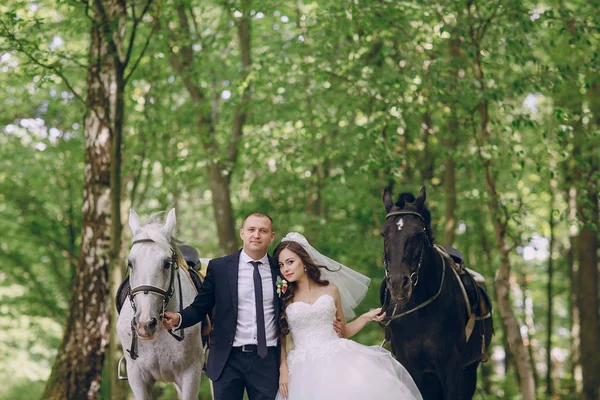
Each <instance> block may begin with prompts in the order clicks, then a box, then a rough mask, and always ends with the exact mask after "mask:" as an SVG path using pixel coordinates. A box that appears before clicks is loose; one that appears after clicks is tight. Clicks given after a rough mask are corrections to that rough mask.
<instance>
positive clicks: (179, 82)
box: [0, 0, 600, 398]
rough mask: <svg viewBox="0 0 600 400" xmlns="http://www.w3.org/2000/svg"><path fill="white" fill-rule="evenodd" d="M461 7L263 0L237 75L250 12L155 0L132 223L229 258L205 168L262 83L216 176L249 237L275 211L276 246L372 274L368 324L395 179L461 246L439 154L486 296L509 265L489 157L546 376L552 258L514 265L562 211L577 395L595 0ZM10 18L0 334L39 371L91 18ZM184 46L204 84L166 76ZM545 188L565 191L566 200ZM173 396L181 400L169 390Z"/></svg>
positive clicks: (560, 283)
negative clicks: (312, 251)
mask: <svg viewBox="0 0 600 400" xmlns="http://www.w3.org/2000/svg"><path fill="white" fill-rule="evenodd" d="M468 4H471V6H470V8H468V9H467V7H468ZM468 4H467V3H465V2H450V1H445V2H422V1H421V2H389V1H372V2H339V1H333V2H331V1H312V2H305V3H303V2H275V1H270V0H269V1H265V2H260V4H258V3H257V4H254V6H253V7H254V10H253V12H252V19H251V32H252V33H251V34H252V40H251V59H252V68H251V71H250V73H249V78H248V79H247V80H242V79H241V78H240V76H241V75H240V68H241V59H240V57H241V54H240V51H239V43H238V37H237V26H236V21H237V18H239V16H238V13H239V10H240V7H241V6H240V5H239V4H238V2H217V1H208V2H202V3H201V4H198V3H197V2H186V1H181V2H167V3H164V2H163V3H161V9H160V13H159V14H156V12H157V11H156V10H152V12H150V13H149V15H148V16H147V18H146V19H145V20H144V21H143V23H141V24H140V26H139V31H138V32H137V35H138V38H142V39H141V40H136V42H135V43H136V44H135V47H134V49H133V51H132V57H133V59H134V60H136V59H137V57H138V56H139V55H140V54H142V51H143V48H144V46H145V43H146V38H150V40H149V41H148V47H147V49H146V50H145V53H144V55H143V56H142V57H141V58H140V60H139V64H138V65H137V69H136V70H135V72H134V73H133V75H132V77H131V80H130V84H129V85H128V86H127V88H126V93H125V102H126V112H125V118H124V121H123V123H124V136H123V140H124V164H123V179H124V189H125V190H124V199H123V200H124V204H123V209H124V210H126V209H127V208H129V207H132V208H135V209H136V210H137V211H138V213H139V214H140V215H147V214H150V213H151V212H155V211H163V210H166V209H168V208H170V207H173V206H175V207H176V208H177V215H178V229H179V237H180V238H181V239H183V240H184V241H185V242H187V243H188V244H191V245H194V246H196V247H197V248H198V249H199V251H200V255H201V257H208V258H210V257H217V256H221V255H222V254H219V250H218V249H219V244H218V240H217V235H216V229H215V224H214V216H213V211H212V208H211V199H212V194H211V192H210V189H209V188H210V181H209V179H210V177H209V176H207V174H206V172H205V171H206V168H205V167H206V166H207V165H208V164H209V163H212V162H214V161H215V160H221V161H222V160H225V159H226V149H227V148H228V146H229V144H230V143H231V120H232V116H233V115H234V113H235V111H236V108H237V106H238V105H239V104H240V103H241V94H242V92H243V89H244V88H245V87H247V85H250V87H251V90H252V99H251V102H250V104H249V106H248V107H249V115H248V120H247V121H246V125H245V128H244V134H243V137H242V140H241V142H240V143H239V144H238V150H239V155H238V157H237V160H236V162H235V163H234V164H231V163H224V164H223V166H224V168H225V169H226V170H227V173H228V174H230V176H231V193H232V204H233V208H234V217H235V221H236V224H237V225H236V226H240V225H241V221H242V219H243V218H244V217H245V216H246V215H247V214H248V213H250V212H253V211H256V210H260V211H263V212H266V213H268V214H270V215H271V216H272V217H273V218H274V220H275V230H276V232H277V238H276V241H275V244H276V243H277V241H278V240H279V239H280V238H281V237H283V235H284V234H285V233H286V232H288V231H292V230H297V231H301V232H303V233H304V234H306V236H307V237H308V238H309V239H310V240H311V242H312V243H313V244H314V245H315V247H317V248H319V249H321V250H322V251H323V252H324V253H325V254H327V255H329V256H330V257H332V258H336V259H338V260H340V261H341V262H343V263H345V264H346V265H349V266H350V267H352V268H355V269H357V270H359V271H361V272H362V273H364V274H366V275H368V276H370V277H372V279H373V281H372V284H371V288H370V290H369V293H368V295H367V297H366V299H365V300H364V301H363V303H362V304H361V305H360V307H359V309H358V310H357V311H358V312H363V311H366V310H368V309H369V308H372V307H376V306H377V305H378V288H379V283H380V281H381V278H382V277H383V273H384V271H383V265H382V262H381V251H382V243H381V239H380V237H379V230H380V227H381V224H382V222H383V218H384V210H383V206H382V203H381V190H382V188H383V187H387V186H389V185H392V184H393V185H395V186H394V191H395V194H398V192H401V191H410V192H416V191H418V189H419V188H420V186H421V185H422V184H426V185H427V189H428V200H427V203H428V206H429V207H430V208H431V210H432V214H433V225H434V226H433V228H434V231H435V235H436V240H437V241H438V242H439V243H441V244H449V243H446V240H447V238H445V237H444V233H443V232H444V226H445V224H446V223H447V222H448V221H446V217H445V212H446V211H447V210H446V207H447V203H446V200H447V198H448V196H451V194H450V193H446V192H445V187H444V183H445V178H444V174H445V172H446V170H445V168H446V166H445V164H444V163H443V161H444V159H451V160H452V161H453V162H454V165H455V168H456V171H455V173H456V198H457V204H456V209H455V210H454V215H455V216H456V220H457V229H456V237H455V240H454V245H455V246H456V247H458V248H459V249H461V250H462V251H463V252H464V254H465V256H466V258H467V263H468V265H469V266H470V267H472V268H474V269H476V270H478V271H480V272H482V273H483V274H484V275H485V276H486V278H487V280H488V286H489V288H490V291H491V292H493V290H492V289H493V276H494V274H495V271H496V269H497V266H498V257H499V252H498V250H497V249H495V248H494V245H493V243H494V229H493V225H492V217H495V216H490V215H489V211H488V207H487V202H489V201H490V199H489V195H488V191H487V188H486V177H485V174H484V171H483V169H482V166H481V165H482V162H489V163H490V165H491V171H492V174H493V175H494V178H495V180H496V182H497V184H498V188H497V189H498V191H499V197H500V201H501V205H502V207H503V211H502V212H503V213H504V214H503V215H502V216H501V219H502V221H503V222H505V223H506V230H507V234H508V237H509V242H510V243H509V245H511V246H514V248H515V251H513V252H512V253H511V260H512V261H513V267H514V272H515V274H514V275H515V278H516V282H515V283H514V288H515V290H514V293H512V297H513V301H514V307H515V313H516V315H517V317H518V318H519V320H520V321H522V323H523V324H524V325H525V324H526V320H527V318H533V322H534V323H533V325H532V326H529V328H532V327H533V328H534V329H533V330H531V329H530V330H529V332H528V335H529V342H530V343H531V345H532V346H533V354H534V358H535V359H536V361H537V363H538V364H537V367H538V370H539V373H540V374H542V373H543V370H544V368H545V367H544V366H543V364H544V362H543V360H544V359H545V355H544V354H545V351H546V349H545V339H544V335H545V332H546V331H547V329H548V328H547V326H546V319H545V313H546V310H547V299H546V297H545V296H546V294H545V290H546V289H545V285H546V282H547V281H546V279H547V275H546V268H547V261H548V258H547V257H548V255H547V254H545V253H544V252H543V249H542V251H540V252H539V253H535V255H536V257H534V258H532V259H527V260H526V259H525V258H524V257H523V255H524V252H525V251H530V250H531V248H532V247H531V246H533V245H541V246H542V247H544V243H546V242H547V239H548V236H549V234H550V232H549V231H550V228H549V222H548V221H549V218H550V215H551V214H552V215H554V217H555V221H556V229H555V230H556V237H557V245H556V246H557V247H556V250H555V253H554V254H553V257H554V260H555V268H556V271H557V272H556V276H555V283H554V286H553V290H554V306H555V315H556V317H555V321H554V328H553V340H554V346H555V350H557V351H558V353H560V357H558V358H557V359H556V360H555V368H556V371H557V372H556V374H557V376H558V377H559V378H560V379H562V380H563V381H562V382H559V385H558V387H559V391H560V393H561V395H562V394H564V395H565V396H566V392H568V390H569V388H571V387H572V386H573V377H572V376H571V375H570V374H571V372H570V371H571V367H570V363H571V361H570V360H569V356H568V354H569V352H570V350H571V342H572V338H571V337H570V319H569V315H570V308H569V307H570V304H569V294H570V291H571V287H570V286H569V279H570V278H569V268H570V266H569V265H568V263H567V261H566V260H565V254H566V253H567V252H568V250H569V249H570V246H571V244H570V241H569V235H570V232H569V229H570V227H571V226H575V227H576V226H577V225H576V221H573V219H572V216H570V215H569V198H568V190H569V188H570V187H571V186H572V185H578V184H579V180H578V179H577V177H574V176H572V175H571V174H570V173H569V171H571V170H572V169H573V168H575V167H579V168H580V169H582V170H585V168H586V167H588V166H590V165H592V162H593V153H592V152H593V151H597V144H598V127H597V126H595V125H594V121H597V120H598V118H599V117H598V115H594V111H593V110H591V109H590V107H589V100H588V97H587V90H588V89H589V87H590V82H591V81H592V80H593V79H594V77H597V74H598V67H597V66H598V65H599V63H598V35H597V26H596V25H597V22H596V21H594V19H593V15H598V13H599V11H600V10H598V6H597V5H595V4H594V2H589V3H588V2H571V3H566V4H565V3H562V2H561V3H558V2H556V4H555V3H552V2H551V3H544V4H538V3H531V2H525V3H523V2H515V1H503V2H500V3H499V2H496V1H487V0H486V1H481V2H477V5H476V6H475V5H474V4H472V3H471V2H469V3H468ZM181 5H182V6H183V9H184V12H185V13H188V15H194V21H195V22H196V25H194V26H191V27H189V32H187V31H186V32H185V34H183V33H182V32H181V31H179V30H178V29H176V27H177V26H178V25H177V24H178V21H179V15H178V14H177V12H178V11H179V10H177V8H176V7H178V6H181ZM0 12H1V14H2V15H3V16H2V17H1V21H2V24H1V25H0V70H1V71H2V74H0V88H1V89H0V104H2V107H1V109H0V129H1V130H2V135H0V229H1V230H2V232H3V235H2V242H1V243H0V265H2V267H0V299H1V301H2V304H3V306H2V308H0V329H4V328H6V327H8V326H9V325H11V324H13V323H14V320H15V319H17V320H18V321H20V322H19V327H20V329H26V330H28V331H31V332H35V333H38V334H39V337H40V341H39V342H38V350H39V348H41V347H43V348H44V350H43V351H41V350H39V351H38V350H29V348H28V347H27V346H26V344H28V343H29V342H28V340H29V339H27V338H25V337H21V335H19V332H13V331H10V332H12V333H11V334H10V335H8V334H6V335H3V336H2V340H0V359H2V360H6V359H8V358H9V357H10V356H11V355H13V354H14V349H18V350H19V352H22V353H23V354H27V357H26V358H27V359H28V360H30V362H32V363H37V364H39V365H43V366H49V365H51V362H52V357H53V352H54V349H55V348H56V347H57V344H58V341H59V340H60V337H61V333H60V331H59V330H58V329H56V326H57V325H56V324H63V323H64V318H65V316H66V314H67V309H66V308H67V304H68V300H69V295H70V281H71V279H72V275H73V271H74V265H75V263H76V262H77V258H78V256H79V241H80V227H81V198H82V196H81V192H82V179H83V168H84V156H85V155H84V154H83V143H82V140H83V138H82V126H81V124H82V121H83V118H82V117H83V115H84V113H85V108H84V104H83V103H82V101H81V100H80V99H84V98H85V90H86V80H85V75H84V71H85V69H86V68H85V67H86V65H85V64H86V63H87V60H86V57H87V54H88V51H87V50H88V49H87V46H88V45H89V37H88V32H89V29H90V27H89V19H88V18H87V17H86V15H85V7H84V6H83V5H81V4H78V3H68V2H63V1H54V0H44V1H41V2H37V3H36V4H35V5H33V4H31V3H27V2H22V1H18V0H9V1H8V2H4V3H3V4H2V5H0ZM127 28H128V29H131V28H132V27H131V26H128V27H127ZM153 30H155V31H153ZM594 32H595V33H594ZM474 35H475V36H474ZM186 46H191V48H192V50H193V51H192V54H191V59H190V60H191V61H190V62H191V63H192V65H193V68H194V71H195V73H194V74H193V76H191V77H186V76H182V75H181V74H179V73H178V71H177V68H176V67H175V64H174V63H173V60H174V56H176V55H178V54H180V52H181V51H182V49H184V48H185V47H186ZM476 58H478V59H480V61H481V65H482V68H483V71H482V72H483V77H482V78H478V76H477V71H476V63H475V60H476ZM186 79H191V81H193V83H195V84H198V85H199V86H200V87H201V88H202V89H203V90H204V93H205V95H206V96H207V97H209V98H210V99H211V101H210V102H209V103H210V104H211V107H213V109H211V110H210V111H212V112H213V113H214V115H215V116H216V117H217V118H216V121H217V122H216V124H215V140H216V142H217V144H218V148H219V151H218V152H217V153H215V154H213V153H208V152H207V150H206V149H205V147H204V146H203V141H205V140H207V138H206V135H203V134H201V133H200V132H201V130H202V129H204V128H203V127H202V126H200V125H199V122H198V121H199V119H198V115H200V114H201V113H203V112H206V111H207V110H203V109H198V108H197V107H196V105H195V103H194V101H193V99H192V98H191V96H190V92H189V90H188V89H187V87H186V85H187V81H186ZM71 91H73V92H74V93H72V92H71ZM482 102H486V103H487V104H488V109H489V129H490V136H489V138H488V139H487V141H481V138H476V136H475V134H474V133H475V132H477V130H478V129H479V124H480V122H481V114H480V113H479V108H478V107H479V106H480V105H481V104H482ZM576 138H577V139H578V140H581V143H585V144H589V146H584V150H585V151H584V152H583V154H582V155H581V156H574V155H573V143H574V139H576ZM479 148H481V150H482V157H483V160H479V158H478V149H479ZM594 149H595V150H594ZM586 151H589V154H588V153H586ZM596 154H597V153H596ZM591 176H592V178H593V177H594V176H595V177H596V178H595V179H597V175H591ZM550 180H555V181H556V182H557V184H558V187H557V189H555V193H554V195H553V196H554V203H553V204H551V202H550V199H551V189H550V185H549V181H550ZM125 229H126V230H127V229H128V228H127V227H126V228H125ZM571 234H572V233H571ZM540 243H541V244H540ZM128 244H129V243H128V242H126V243H125V244H124V246H127V245H128ZM526 249H527V250H526ZM528 305H530V306H528ZM494 317H495V323H496V337H495V338H494V342H493V345H494V349H495V354H496V355H498V357H501V356H500V355H501V353H502V351H501V350H502V349H503V347H504V345H503V331H502V329H501V328H500V319H499V316H498V315H497V314H495V315H494ZM22 318H26V321H25V322H24V321H22ZM21 324H22V325H21ZM7 332H9V331H7ZM382 339H383V333H382V330H381V329H380V328H379V327H377V326H375V325H372V326H368V327H367V328H365V329H364V330H363V331H362V332H361V333H360V334H359V335H358V336H357V340H358V341H359V342H362V343H366V344H379V343H380V342H381V340H382ZM502 363H503V360H502V359H499V358H496V359H494V361H493V368H491V369H492V372H491V374H492V375H491V378H490V380H491V390H492V393H490V396H492V397H494V396H504V397H506V398H512V397H515V396H518V394H517V393H516V390H517V389H516V388H517V387H518V384H517V381H516V379H515V376H514V375H515V374H514V368H513V369H512V370H509V371H508V372H507V373H505V371H504V369H503V367H502ZM48 371H49V368H41V369H40V371H38V374H37V375H36V376H29V377H27V378H23V379H30V381H22V380H19V381H17V382H16V383H15V385H14V386H11V387H9V388H7V389H6V390H7V391H6V392H5V393H7V396H8V397H7V398H19V396H21V397H23V398H25V397H27V398H32V397H36V396H39V393H38V392H40V391H41V384H39V382H40V381H41V380H43V379H45V378H46V377H47V375H44V374H47V372H48ZM9 372H10V371H8V370H4V371H2V374H3V375H7V374H8V373H9ZM23 382H25V383H23ZM30 382H33V383H31V387H29V385H30ZM205 383H206V379H205ZM38 385H39V387H38ZM203 385H204V384H203ZM36 388H37V389H36ZM38 389H39V390H38ZM36 390H37V392H36ZM203 390H204V392H203V393H207V388H206V387H204V389H203ZM480 390H484V389H483V388H480ZM541 390H542V389H541V386H540V391H541ZM22 393H28V394H22ZM1 395H2V396H4V393H2V394H1ZM163 395H164V396H165V398H167V397H171V396H172V395H173V393H172V388H170V387H169V388H164V391H163Z"/></svg>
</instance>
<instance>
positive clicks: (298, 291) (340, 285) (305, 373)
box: [273, 232, 422, 400]
mask: <svg viewBox="0 0 600 400" xmlns="http://www.w3.org/2000/svg"><path fill="white" fill-rule="evenodd" d="M273 257H274V259H275V260H276V261H277V263H278V265H279V271H280V273H281V275H282V277H283V278H284V279H285V280H286V281H287V282H285V283H288V282H289V285H288V286H287V288H286V286H285V284H284V285H280V289H281V290H280V291H281V301H282V314H281V317H280V326H281V332H282V344H281V362H280V378H279V392H278V394H277V400H283V399H288V400H298V399H299V400H313V399H316V400H318V399H327V400H330V399H344V400H353V399H356V400H363V399H376V400H384V399H390V400H392V399H393V400H398V399H403V400H412V399H422V397H421V394H420V393H419V390H418V389H417V386H416V385H415V383H414V381H413V380H412V378H411V377H410V375H409V374H408V372H407V371H406V369H405V368H404V367H403V366H402V365H401V364H400V363H399V362H398V361H396V360H395V359H394V358H393V357H392V355H391V354H390V352H388V351H387V350H385V349H383V348H381V347H379V346H363V345H361V344H358V343H356V342H354V341H351V340H348V339H342V338H340V337H339V336H338V335H337V333H336V332H335V330H334V328H333V325H332V323H331V321H332V320H334V319H336V318H337V319H338V320H339V321H342V325H344V323H343V321H345V319H344V315H345V316H346V317H352V316H354V312H353V311H352V309H353V308H354V307H356V306H357V305H358V303H359V302H360V300H362V298H363V296H364V295H365V293H366V291H367V288H368V285H369V283H370V279H369V278H367V277H366V276H363V275H361V274H359V273H358V272H356V271H353V270H352V269H350V268H348V267H346V266H343V265H341V264H339V263H337V262H336V261H334V260H331V259H330V258H328V257H325V256H324V255H322V254H321V253H319V252H318V251H316V250H315V249H314V248H313V247H312V246H311V245H310V244H309V243H308V241H307V240H306V238H305V237H304V236H302V235H301V234H299V233H296V232H292V233H289V234H287V235H286V236H285V237H284V238H283V240H282V241H281V243H279V244H278V245H277V247H276V248H275V251H274V253H273ZM379 313H381V309H375V310H372V311H370V312H367V313H365V314H363V315H361V316H360V317H358V318H356V319H355V320H354V321H352V322H350V323H348V324H346V325H345V327H344V326H342V331H343V332H344V333H345V335H344V336H345V337H351V336H353V335H355V334H356V333H357V332H358V331H360V330H361V329H362V328H363V327H364V326H365V324H366V323H367V322H369V321H372V320H374V321H379V320H381V318H382V317H383V316H378V314H379ZM288 333H291V335H292V340H293V342H294V349H293V350H291V351H290V352H289V353H287V354H286V350H285V349H286V346H285V335H287V334H288Z"/></svg>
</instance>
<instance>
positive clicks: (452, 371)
mask: <svg viewBox="0 0 600 400" xmlns="http://www.w3.org/2000/svg"><path fill="white" fill-rule="evenodd" d="M383 204H384V205H385V210H386V213H387V214H386V219H385V224H384V227H383V230H382V232H381V235H382V236H383V242H384V263H385V266H386V277H385V279H384V281H383V282H382V286H381V292H380V294H381V302H382V305H383V307H384V310H385V312H386V314H387V318H386V321H387V322H385V325H386V337H387V338H388V340H390V343H391V347H392V352H393V353H394V355H395V356H396V358H397V359H398V361H400V362H401V363H402V364H403V365H404V366H405V367H406V368H407V370H408V372H409V373H410V374H411V375H412V377H413V379H414V380H415V382H416V384H417V386H418V387H419V389H420V390H421V393H422V394H423V398H424V399H425V400H427V399H436V400H437V399H444V400H457V399H471V398H472V397H473V395H474V393H475V388H476V380H477V367H478V366H479V363H480V362H481V360H482V359H484V358H486V357H485V351H486V349H488V346H489V344H490V340H491V336H492V334H493V326H492V319H491V318H486V319H481V318H480V319H478V318H475V316H476V314H475V313H474V312H472V311H471V310H473V308H470V307H471V306H473V304H471V305H469V304H468V303H469V300H468V297H469V296H468V295H467V291H466V290H464V286H463V287H461V284H460V283H459V281H460V279H459V278H458V274H457V273H455V271H453V270H452V268H454V266H453V264H452V260H451V258H450V257H449V256H448V254H446V253H445V252H444V250H443V249H442V248H440V247H438V246H437V245H436V246H434V242H433V234H432V231H431V226H430V222H431V215H430V212H429V210H428V209H427V207H426V206H425V188H424V187H423V188H421V191H420V192H419V195H418V196H417V197H416V198H415V197H414V196H413V195H412V194H410V193H403V194H401V195H400V196H399V198H398V201H397V202H396V204H394V203H393V202H392V197H391V194H390V193H389V192H388V191H387V190H386V191H385V193H384V195H383ZM475 291H476V292H477V290H475ZM477 293H479V294H481V292H477ZM486 297H487V296H486ZM476 306H479V305H476ZM488 306H489V304H488ZM475 308H477V307H475ZM484 308H485V307H484ZM484 311H485V312H486V313H488V314H489V311H490V309H488V310H484ZM471 315H473V318H470V316H471ZM469 320H470V322H469ZM467 326H468V327H467Z"/></svg>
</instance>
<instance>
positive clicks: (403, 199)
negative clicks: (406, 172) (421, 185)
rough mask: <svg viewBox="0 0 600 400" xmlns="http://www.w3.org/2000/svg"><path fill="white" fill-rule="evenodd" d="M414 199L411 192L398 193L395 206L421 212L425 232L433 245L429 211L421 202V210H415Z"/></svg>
mask: <svg viewBox="0 0 600 400" xmlns="http://www.w3.org/2000/svg"><path fill="white" fill-rule="evenodd" d="M415 200H416V199H415V196H413V194H412V193H408V192H404V193H400V194H399V195H398V200H397V201H396V207H398V208H399V209H401V210H409V211H417V212H419V214H421V216H422V217H423V219H424V220H425V233H426V234H427V238H428V239H429V243H431V244H432V245H433V243H434V237H433V231H432V230H431V212H430V211H429V208H427V206H426V205H425V204H423V207H422V208H421V210H417V207H416V206H415V205H414V204H412V203H414V201H415Z"/></svg>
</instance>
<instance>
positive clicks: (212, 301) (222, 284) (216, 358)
mask: <svg viewBox="0 0 600 400" xmlns="http://www.w3.org/2000/svg"><path fill="white" fill-rule="evenodd" d="M240 254H241V250H240V251H238V252H237V253H235V254H232V255H229V256H226V257H222V258H216V259H214V260H211V261H210V262H209V263H208V270H207V272H206V278H205V279H204V283H203V284H202V288H201V289H200V291H199V292H198V295H197V296H196V298H195V299H194V302H193V303H192V304H190V305H189V306H188V307H186V308H185V309H184V310H183V311H182V312H181V324H180V326H179V329H183V328H187V327H188V326H192V325H194V324H197V323H198V322H200V321H202V320H203V319H204V316H206V315H207V314H208V315H211V312H212V311H213V309H214V315H213V316H212V323H213V326H214V329H213V332H212V333H211V336H210V342H209V343H210V355H209V357H208V364H207V365H206V375H207V376H208V377H209V378H210V379H211V380H213V381H215V380H217V379H219V376H220V375H221V372H222V371H223V367H224V366H225V363H226V362H227V359H228V358H229V353H230V352H231V348H232V345H233V339H234V337H235V331H236V327H237V317H238V315H237V314H238V269H239V261H240ZM269 262H270V264H271V275H272V278H273V302H274V303H275V322H276V327H277V330H278V332H277V337H278V338H279V324H278V322H279V313H280V309H281V308H280V300H279V296H278V295H277V290H276V279H277V275H278V271H277V268H276V266H275V263H274V261H273V258H272V257H271V256H269ZM277 343H278V347H279V340H278V342H277Z"/></svg>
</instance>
